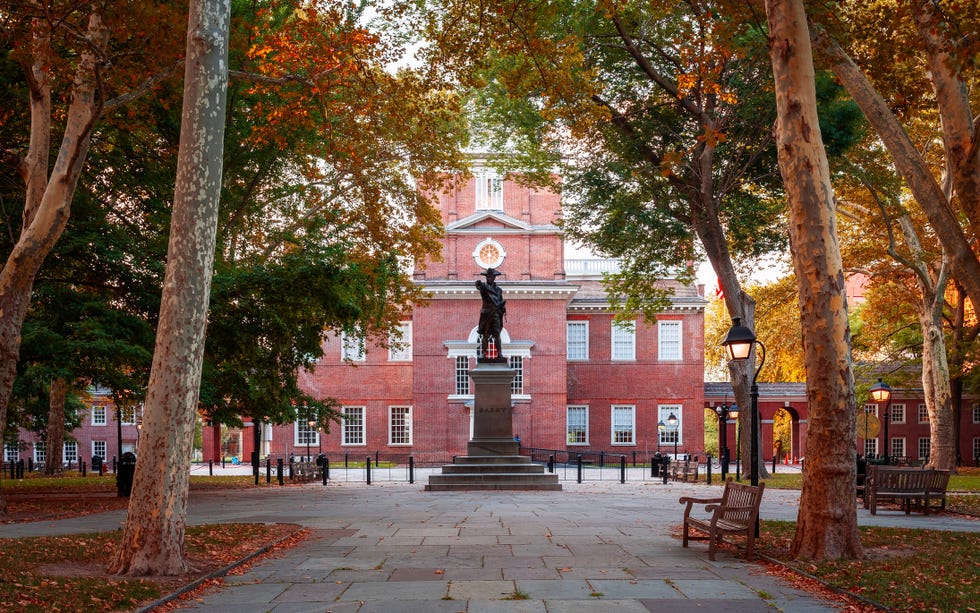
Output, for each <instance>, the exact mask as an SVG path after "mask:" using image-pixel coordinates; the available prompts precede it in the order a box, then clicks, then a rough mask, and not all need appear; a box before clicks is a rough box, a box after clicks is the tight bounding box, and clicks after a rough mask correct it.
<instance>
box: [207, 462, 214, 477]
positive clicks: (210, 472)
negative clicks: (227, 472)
mask: <svg viewBox="0 0 980 613" xmlns="http://www.w3.org/2000/svg"><path fill="white" fill-rule="evenodd" d="M208 476H209V477H213V476H214V460H208Z"/></svg>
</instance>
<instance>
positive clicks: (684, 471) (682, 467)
mask: <svg viewBox="0 0 980 613" xmlns="http://www.w3.org/2000/svg"><path fill="white" fill-rule="evenodd" d="M670 478H671V479H673V480H674V481H678V480H680V481H685V482H687V481H692V482H696V481H697V480H698V462H697V460H684V461H683V462H679V461H677V460H674V462H673V463H672V464H671V473H670Z"/></svg>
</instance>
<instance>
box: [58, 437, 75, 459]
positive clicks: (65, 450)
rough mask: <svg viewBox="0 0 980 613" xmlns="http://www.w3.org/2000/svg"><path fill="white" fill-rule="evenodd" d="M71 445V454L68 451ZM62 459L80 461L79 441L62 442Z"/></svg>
mask: <svg viewBox="0 0 980 613" xmlns="http://www.w3.org/2000/svg"><path fill="white" fill-rule="evenodd" d="M69 445H71V446H72V453H71V454H69V453H68V446H69ZM69 455H71V457H70V458H69V457H68V456H69ZM61 459H62V461H64V462H78V441H65V442H63V443H62V444H61Z"/></svg>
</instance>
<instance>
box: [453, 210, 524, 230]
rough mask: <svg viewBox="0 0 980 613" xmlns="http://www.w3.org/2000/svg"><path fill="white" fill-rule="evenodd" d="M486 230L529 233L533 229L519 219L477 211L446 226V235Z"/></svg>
mask: <svg viewBox="0 0 980 613" xmlns="http://www.w3.org/2000/svg"><path fill="white" fill-rule="evenodd" d="M487 230H521V231H524V232H530V231H532V230H533V228H532V227H531V226H530V225H529V224H526V223H524V222H523V221H520V220H519V219H514V218H513V217H511V216H510V215H504V214H503V213H501V212H500V211H477V212H476V213H474V214H472V215H469V216H467V217H464V218H463V219H460V220H459V221H454V222H453V223H451V224H449V225H447V226H446V232H447V233H449V232H468V231H469V232H486V231H487Z"/></svg>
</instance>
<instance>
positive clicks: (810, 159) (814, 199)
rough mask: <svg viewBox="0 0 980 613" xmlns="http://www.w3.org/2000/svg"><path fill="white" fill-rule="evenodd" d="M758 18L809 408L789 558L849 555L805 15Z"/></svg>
mask: <svg viewBox="0 0 980 613" xmlns="http://www.w3.org/2000/svg"><path fill="white" fill-rule="evenodd" d="M766 14H767V17H768V22H769V36H770V39H769V54H770V57H771V59H772V66H773V75H774V77H775V88H776V109H777V120H776V141H777V150H778V156H779V170H780V173H781V174H782V177H783V183H784V184H785V187H786V197H787V200H788V204H789V213H790V224H789V225H790V230H789V234H790V248H791V252H792V257H793V268H794V270H795V272H796V278H797V280H798V283H799V291H800V312H801V323H802V328H803V353H804V358H805V360H806V371H807V402H808V403H809V407H810V418H809V424H808V428H807V457H806V468H807V470H806V472H805V473H804V475H803V490H802V493H801V495H800V510H799V515H798V517H797V527H796V535H795V536H794V538H793V545H792V551H791V553H792V555H793V557H794V558H797V559H818V560H819V559H841V558H856V557H861V556H862V555H863V550H862V547H861V540H860V537H859V535H858V529H857V509H856V506H855V496H854V483H855V472H856V462H855V460H856V458H855V445H854V441H855V437H856V435H857V427H856V413H855V398H854V377H853V374H852V371H851V354H850V329H849V326H848V322H847V302H846V297H845V293H844V270H843V266H842V264H841V256H840V249H839V247H838V241H837V221H836V206H835V202H834V194H833V189H832V187H831V184H830V172H829V170H828V166H827V156H826V152H825V151H824V148H823V140H822V137H821V134H820V125H819V123H818V120H817V103H816V101H817V98H816V91H815V86H814V73H813V58H812V53H811V48H810V38H809V32H808V30H807V23H806V13H805V10H804V8H803V2H802V0H766Z"/></svg>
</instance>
